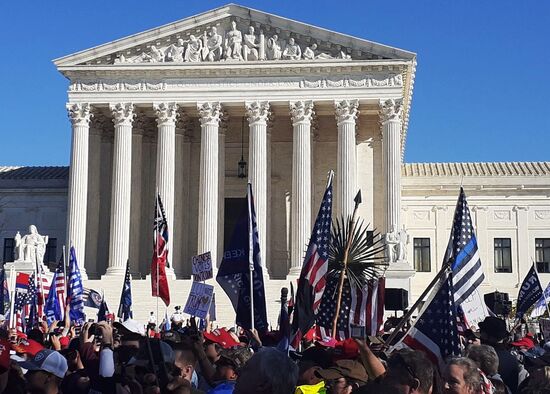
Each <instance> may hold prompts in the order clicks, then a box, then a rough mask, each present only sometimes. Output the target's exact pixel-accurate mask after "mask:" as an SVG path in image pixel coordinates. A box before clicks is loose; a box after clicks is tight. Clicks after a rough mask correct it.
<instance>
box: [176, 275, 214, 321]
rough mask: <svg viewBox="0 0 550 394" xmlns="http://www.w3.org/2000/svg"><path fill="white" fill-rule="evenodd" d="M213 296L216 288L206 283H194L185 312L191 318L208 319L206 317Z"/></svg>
mask: <svg viewBox="0 0 550 394" xmlns="http://www.w3.org/2000/svg"><path fill="white" fill-rule="evenodd" d="M213 294H214V286H212V285H208V284H206V283H200V282H193V285H192V286H191V291H190V292H189V298H187V303H186V304H185V308H183V312H185V313H187V314H188V315H191V316H196V317H199V318H201V319H206V315H207V314H208V311H209V310H210V303H211V302H212V295H213Z"/></svg>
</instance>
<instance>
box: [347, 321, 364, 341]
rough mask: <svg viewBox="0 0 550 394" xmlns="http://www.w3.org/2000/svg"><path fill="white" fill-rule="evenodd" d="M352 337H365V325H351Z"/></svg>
mask: <svg viewBox="0 0 550 394" xmlns="http://www.w3.org/2000/svg"><path fill="white" fill-rule="evenodd" d="M350 331H351V337H352V338H357V339H365V326H356V325H354V324H351V325H350Z"/></svg>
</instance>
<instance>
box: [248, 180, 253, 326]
mask: <svg viewBox="0 0 550 394" xmlns="http://www.w3.org/2000/svg"><path fill="white" fill-rule="evenodd" d="M251 193H252V184H251V183H250V181H249V182H248V190H247V195H248V197H247V199H248V269H249V271H250V328H251V330H254V227H253V220H254V218H253V217H252V198H251Z"/></svg>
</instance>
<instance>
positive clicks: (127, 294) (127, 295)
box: [117, 261, 133, 321]
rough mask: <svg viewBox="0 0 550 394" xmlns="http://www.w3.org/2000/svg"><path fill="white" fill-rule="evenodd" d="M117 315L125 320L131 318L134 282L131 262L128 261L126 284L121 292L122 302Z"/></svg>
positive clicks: (125, 276)
mask: <svg viewBox="0 0 550 394" xmlns="http://www.w3.org/2000/svg"><path fill="white" fill-rule="evenodd" d="M117 317H119V318H121V319H122V320H123V321H125V320H128V319H131V318H132V317H133V313H132V284H131V280H130V262H129V261H127V262H126V275H124V284H123V285H122V293H121V294H120V304H119V306H118V313H117Z"/></svg>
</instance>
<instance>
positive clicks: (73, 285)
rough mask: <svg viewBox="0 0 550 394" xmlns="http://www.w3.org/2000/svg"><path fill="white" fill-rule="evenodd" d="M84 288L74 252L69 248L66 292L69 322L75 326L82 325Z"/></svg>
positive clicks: (72, 248)
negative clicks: (67, 286)
mask: <svg viewBox="0 0 550 394" xmlns="http://www.w3.org/2000/svg"><path fill="white" fill-rule="evenodd" d="M83 296H84V287H83V286H82V277H81V276H80V268H78V262H77V261H76V252H75V250H74V247H72V246H71V251H70V257H69V288H68V291H67V300H68V302H70V304H69V305H70V309H69V316H70V318H71V322H75V323H76V324H77V325H82V324H84V318H85V317H84V299H83Z"/></svg>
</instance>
